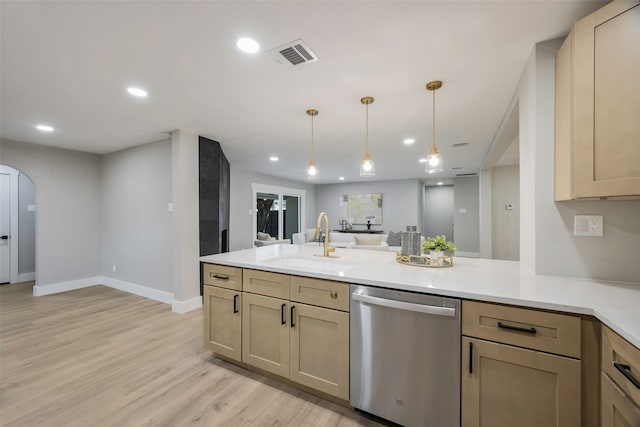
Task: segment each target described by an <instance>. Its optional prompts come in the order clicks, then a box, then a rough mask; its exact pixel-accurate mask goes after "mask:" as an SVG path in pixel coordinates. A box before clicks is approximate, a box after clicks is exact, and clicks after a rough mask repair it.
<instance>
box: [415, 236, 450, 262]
mask: <svg viewBox="0 0 640 427" xmlns="http://www.w3.org/2000/svg"><path fill="white" fill-rule="evenodd" d="M456 249H457V248H456V245H454V244H453V242H451V241H449V242H447V237H446V236H445V235H444V234H441V235H439V236H436V237H427V238H426V239H425V241H424V243H423V244H422V252H424V253H425V254H428V255H429V258H430V259H431V260H432V262H434V263H436V264H438V265H443V264H444V261H445V257H449V258H451V259H453V251H455V250H456ZM451 262H452V261H451Z"/></svg>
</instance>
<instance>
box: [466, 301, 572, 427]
mask: <svg viewBox="0 0 640 427" xmlns="http://www.w3.org/2000/svg"><path fill="white" fill-rule="evenodd" d="M462 333H463V335H464V336H463V338H462V372H461V381H462V417H461V419H462V426H465V427H470V426H492V427H501V426H504V427H507V426H514V425H517V426H542V425H544V426H580V425H581V412H580V411H581V362H580V360H579V359H578V358H575V357H576V354H577V357H579V356H580V319H579V318H577V317H574V316H566V315H561V314H557V313H549V312H541V311H537V310H530V309H524V308H518V307H509V306H502V305H496V304H487V303H478V302H473V301H463V303H462ZM489 340H491V341H489ZM525 346H526V347H528V348H525ZM539 349H543V350H544V351H540V350H539ZM549 351H554V352H557V353H558V354H551V353H549ZM567 355H571V356H574V357H567Z"/></svg>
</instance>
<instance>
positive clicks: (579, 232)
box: [573, 215, 604, 237]
mask: <svg viewBox="0 0 640 427" xmlns="http://www.w3.org/2000/svg"><path fill="white" fill-rule="evenodd" d="M603 229H604V218H603V216H602V215H574V216H573V234H574V236H596V237H602V236H603Z"/></svg>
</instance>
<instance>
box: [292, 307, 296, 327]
mask: <svg viewBox="0 0 640 427" xmlns="http://www.w3.org/2000/svg"><path fill="white" fill-rule="evenodd" d="M295 308H296V306H295V305H292V306H291V327H292V328H293V327H294V326H296V321H295V320H294V319H295V317H294V316H295V313H294V312H293V310H295Z"/></svg>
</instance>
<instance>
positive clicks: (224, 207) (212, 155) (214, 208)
mask: <svg viewBox="0 0 640 427" xmlns="http://www.w3.org/2000/svg"><path fill="white" fill-rule="evenodd" d="M198 142H199V178H200V179H199V181H200V256H203V255H211V254H217V253H220V252H226V251H228V250H229V231H228V230H229V190H230V185H229V184H230V170H229V161H228V160H227V158H226V156H225V155H224V152H223V151H222V148H221V147H220V144H219V143H218V142H217V141H213V140H211V139H208V138H204V137H202V136H201V137H199V141H198Z"/></svg>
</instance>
